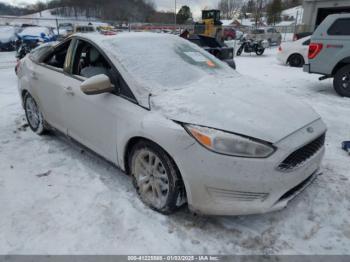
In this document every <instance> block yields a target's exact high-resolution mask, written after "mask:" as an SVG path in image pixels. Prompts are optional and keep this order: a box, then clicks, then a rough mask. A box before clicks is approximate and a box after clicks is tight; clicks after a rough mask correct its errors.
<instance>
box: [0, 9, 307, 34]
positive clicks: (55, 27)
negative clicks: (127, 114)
mask: <svg viewBox="0 0 350 262" xmlns="http://www.w3.org/2000/svg"><path fill="white" fill-rule="evenodd" d="M0 25H11V26H18V27H23V26H29V25H34V26H44V27H48V28H50V29H52V31H53V32H55V33H56V34H59V33H60V29H62V28H64V27H67V25H68V26H71V27H72V28H73V27H74V26H75V25H79V26H84V25H86V26H87V25H93V26H94V27H95V28H99V27H108V26H113V30H116V31H151V32H157V33H172V34H177V35H179V34H181V33H182V32H184V31H185V30H187V31H189V32H190V33H193V32H194V31H195V25H194V24H187V25H175V24H156V23H137V22H131V23H130V22H125V21H111V20H100V19H94V18H84V17H74V18H72V17H66V18H64V17H62V18H56V17H53V18H44V17H40V15H39V14H35V15H28V16H21V17H15V16H0ZM197 27H198V25H197ZM257 28H260V27H255V26H235V25H226V26H224V27H223V31H224V39H225V40H234V37H237V38H238V37H240V36H242V35H243V34H247V33H250V32H252V31H254V30H256V29H257ZM265 28H273V29H274V30H275V31H276V32H278V33H280V34H281V40H282V41H292V40H293V36H294V34H295V33H298V32H305V31H307V27H305V26H303V25H294V24H291V25H286V26H268V27H265ZM61 31H64V30H61ZM233 31H234V33H232V32H233Z"/></svg>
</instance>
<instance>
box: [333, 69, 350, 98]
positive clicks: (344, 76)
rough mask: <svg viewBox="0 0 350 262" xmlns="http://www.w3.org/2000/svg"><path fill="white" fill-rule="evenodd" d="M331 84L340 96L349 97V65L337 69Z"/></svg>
mask: <svg viewBox="0 0 350 262" xmlns="http://www.w3.org/2000/svg"><path fill="white" fill-rule="evenodd" d="M333 85H334V89H335V91H336V92H337V93H338V94H339V95H340V96H346V97H350V65H347V66H344V67H342V68H341V69H339V70H338V71H337V73H336V74H335V76H334V81H333Z"/></svg>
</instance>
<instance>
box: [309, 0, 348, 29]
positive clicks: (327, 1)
mask: <svg viewBox="0 0 350 262" xmlns="http://www.w3.org/2000/svg"><path fill="white" fill-rule="evenodd" d="M303 8H304V14H303V24H304V25H305V26H306V30H308V31H310V32H313V31H314V30H315V29H316V27H317V26H318V25H319V24H321V22H322V21H323V20H324V19H325V18H326V17H327V16H328V15H330V14H337V13H350V0H304V3H303Z"/></svg>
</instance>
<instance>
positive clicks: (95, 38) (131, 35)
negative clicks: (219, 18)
mask: <svg viewBox="0 0 350 262" xmlns="http://www.w3.org/2000/svg"><path fill="white" fill-rule="evenodd" d="M70 37H79V38H82V39H86V40H90V41H92V42H95V43H96V44H98V45H99V44H101V43H102V41H105V40H106V39H119V38H123V39H130V40H135V38H139V39H140V38H154V39H157V38H159V37H162V38H169V39H175V38H176V39H178V38H180V37H179V36H176V35H172V34H159V33H151V32H121V33H117V34H116V35H103V34H100V33H98V32H93V33H84V34H83V33H76V34H73V35H72V36H70Z"/></svg>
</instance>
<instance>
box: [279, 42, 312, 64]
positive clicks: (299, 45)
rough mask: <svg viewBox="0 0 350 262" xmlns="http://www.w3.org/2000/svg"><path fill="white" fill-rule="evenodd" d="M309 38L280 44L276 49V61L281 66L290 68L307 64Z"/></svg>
mask: <svg viewBox="0 0 350 262" xmlns="http://www.w3.org/2000/svg"><path fill="white" fill-rule="evenodd" d="M310 39H311V37H310V36H308V37H305V38H301V39H299V40H297V41H294V42H285V43H282V44H281V45H280V46H279V48H278V53H277V59H278V60H279V61H280V62H281V63H282V64H289V65H290V66H292V67H302V66H303V65H304V64H305V63H307V62H308V58H307V56H308V52H309V44H310V41H311V40H310Z"/></svg>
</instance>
